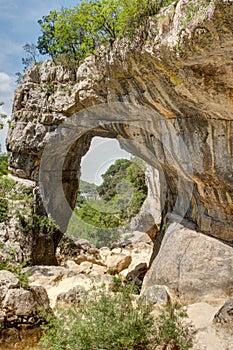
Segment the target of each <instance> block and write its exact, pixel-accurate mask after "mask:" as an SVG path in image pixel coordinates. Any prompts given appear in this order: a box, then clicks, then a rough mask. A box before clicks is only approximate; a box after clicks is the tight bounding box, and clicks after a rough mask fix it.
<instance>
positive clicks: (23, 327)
mask: <svg viewBox="0 0 233 350" xmlns="http://www.w3.org/2000/svg"><path fill="white" fill-rule="evenodd" d="M0 310H1V311H0V344H3V343H7V344H9V345H8V346H9V348H11V347H13V345H12V344H14V343H17V342H18V341H21V340H22V339H24V338H27V337H28V336H30V337H32V336H36V338H37V336H38V335H39V333H40V328H39V326H40V325H41V323H42V322H43V321H44V317H45V316H46V314H48V313H49V312H50V304H49V299H48V295H47V293H46V290H45V288H44V287H42V286H30V287H28V288H27V289H24V288H22V287H21V283H20V281H19V279H18V277H17V276H16V275H14V274H13V273H11V272H9V271H5V270H1V271H0ZM42 311H43V312H44V316H42Z"/></svg>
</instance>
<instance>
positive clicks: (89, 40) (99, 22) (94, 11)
mask: <svg viewBox="0 0 233 350" xmlns="http://www.w3.org/2000/svg"><path fill="white" fill-rule="evenodd" d="M170 3H171V1H170V0H168V1H161V0H157V1H156V0H82V1H81V2H80V4H78V5H76V6H75V7H74V8H71V9H64V8H63V9H62V10H61V11H55V10H54V11H51V12H50V13H49V14H48V15H47V16H43V17H42V19H40V20H39V21H38V23H39V25H40V27H41V31H42V35H41V36H40V37H39V38H38V49H39V51H40V53H41V54H42V55H44V54H48V55H50V56H51V57H52V58H53V59H54V60H56V61H57V60H59V58H60V57H62V60H63V62H64V59H65V61H66V62H67V63H70V62H72V61H79V60H80V59H83V58H85V57H87V56H89V55H90V54H94V53H96V52H97V51H98V50H99V48H100V47H101V45H105V46H107V45H110V46H111V45H112V44H113V42H114V41H115V40H116V39H117V38H120V37H122V36H125V35H128V36H132V35H134V34H135V33H136V32H138V28H140V27H141V29H140V30H143V26H144V24H145V23H146V21H147V19H148V17H149V16H153V15H155V14H156V13H158V12H159V10H160V8H161V7H163V6H166V5H168V4H170Z"/></svg>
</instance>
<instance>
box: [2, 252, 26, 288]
mask: <svg viewBox="0 0 233 350" xmlns="http://www.w3.org/2000/svg"><path fill="white" fill-rule="evenodd" d="M7 253H8V254H9V257H7V258H4V257H3V256H1V255H0V270H7V271H10V272H12V273H14V274H15V275H16V276H17V277H18V279H19V281H20V284H21V287H22V288H24V289H27V288H28V277H29V274H28V273H27V272H24V271H23V268H24V267H25V266H27V265H28V260H27V259H25V260H24V261H23V262H22V263H20V264H16V263H13V262H12V259H13V256H14V255H15V253H16V252H15V251H14V250H9V251H8V252H7Z"/></svg>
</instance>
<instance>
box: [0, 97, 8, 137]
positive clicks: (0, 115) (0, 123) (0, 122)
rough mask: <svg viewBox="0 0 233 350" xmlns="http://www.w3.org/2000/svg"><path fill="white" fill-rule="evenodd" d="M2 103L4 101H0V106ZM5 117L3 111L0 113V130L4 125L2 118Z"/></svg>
mask: <svg viewBox="0 0 233 350" xmlns="http://www.w3.org/2000/svg"><path fill="white" fill-rule="evenodd" d="M3 105H4V102H2V101H0V107H1V106H3ZM6 118H7V115H6V114H5V113H0V130H2V129H3V128H4V126H5V123H4V119H6Z"/></svg>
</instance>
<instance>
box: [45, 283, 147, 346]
mask: <svg viewBox="0 0 233 350" xmlns="http://www.w3.org/2000/svg"><path fill="white" fill-rule="evenodd" d="M150 311H151V306H148V305H147V306H146V305H145V304H143V303H140V304H138V305H137V306H136V307H134V306H133V302H132V299H131V297H130V294H129V293H128V292H126V293H116V294H114V293H112V292H108V291H107V290H106V289H105V288H103V289H102V290H100V291H94V292H92V294H91V296H90V294H89V297H87V296H86V297H84V299H83V301H82V302H81V305H79V306H77V305H72V306H71V307H70V308H68V309H60V310H58V312H57V317H51V318H50V319H49V321H48V324H47V325H44V335H43V337H42V339H41V343H40V344H41V346H42V349H50V350H62V349H67V350H68V349H72V350H100V349H105V350H113V349H114V350H123V349H125V350H126V349H127V350H133V349H138V350H139V349H145V347H146V346H147V344H148V343H149V335H150V332H151V331H152V327H153V318H152V316H151V314H150Z"/></svg>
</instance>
